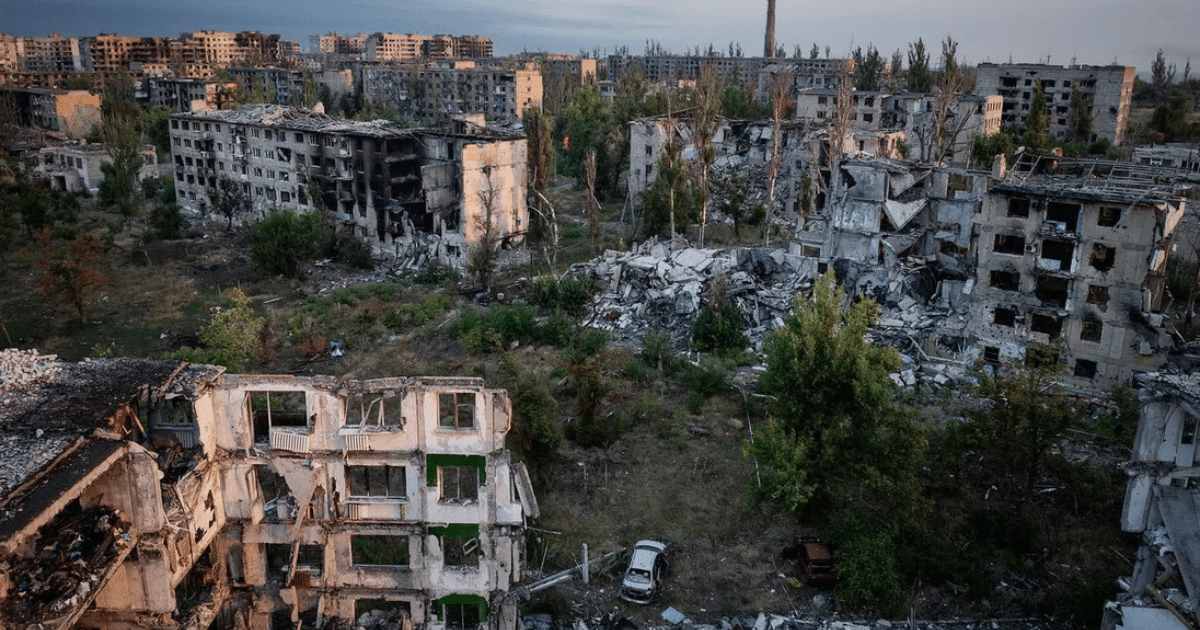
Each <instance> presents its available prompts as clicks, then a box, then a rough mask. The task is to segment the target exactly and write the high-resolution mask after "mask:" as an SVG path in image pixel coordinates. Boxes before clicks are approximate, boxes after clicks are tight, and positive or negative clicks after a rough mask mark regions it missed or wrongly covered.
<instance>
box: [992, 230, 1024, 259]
mask: <svg viewBox="0 0 1200 630" xmlns="http://www.w3.org/2000/svg"><path fill="white" fill-rule="evenodd" d="M992 251H994V252H996V253H997V254H1013V255H1016V256H1024V255H1025V237H1024V236H1017V235H1015V234H997V235H996V240H995V242H994V244H993V245H992Z"/></svg>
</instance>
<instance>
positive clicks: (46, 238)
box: [34, 228, 108, 319]
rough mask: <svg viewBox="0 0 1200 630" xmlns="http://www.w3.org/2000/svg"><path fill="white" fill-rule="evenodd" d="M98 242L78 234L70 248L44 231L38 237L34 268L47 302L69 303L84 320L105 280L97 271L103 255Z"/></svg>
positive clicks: (90, 237)
mask: <svg viewBox="0 0 1200 630" xmlns="http://www.w3.org/2000/svg"><path fill="white" fill-rule="evenodd" d="M103 249H104V248H103V245H102V244H101V243H100V239H98V238H96V237H94V236H91V235H88V234H84V233H82V232H80V233H79V234H76V235H75V240H74V241H72V242H71V244H70V245H63V244H62V243H60V242H59V241H57V240H55V239H54V238H53V237H52V236H51V235H50V230H49V229H48V228H43V229H42V231H41V232H39V233H38V236H37V247H36V249H35V252H36V253H35V254H34V256H35V257H36V258H35V259H34V268H35V269H36V271H37V277H36V283H37V286H38V289H39V290H40V291H41V293H42V298H43V299H44V300H46V301H47V302H50V301H53V300H56V299H61V300H65V301H66V302H68V303H70V304H71V306H74V307H75V310H76V311H77V312H78V313H79V319H84V311H85V309H86V308H87V306H88V304H90V303H91V302H92V301H93V300H94V299H95V297H96V294H97V293H98V292H99V291H100V289H102V288H104V287H105V286H106V285H107V284H108V279H107V278H106V277H105V276H104V274H103V273H102V272H101V271H100V268H99V265H98V263H99V260H100V256H101V254H102V253H103Z"/></svg>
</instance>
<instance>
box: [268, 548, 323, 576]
mask: <svg viewBox="0 0 1200 630" xmlns="http://www.w3.org/2000/svg"><path fill="white" fill-rule="evenodd" d="M265 547H266V548H265V549H264V552H265V554H266V557H267V575H268V577H272V576H277V577H286V576H287V573H288V570H289V569H291V567H292V554H293V553H295V554H296V568H297V569H304V570H306V571H309V572H311V573H320V572H321V569H323V568H324V567H325V547H324V546H322V545H300V548H299V549H295V546H294V545H290V544H272V543H267V544H266V545H265Z"/></svg>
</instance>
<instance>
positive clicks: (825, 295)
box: [748, 271, 917, 510]
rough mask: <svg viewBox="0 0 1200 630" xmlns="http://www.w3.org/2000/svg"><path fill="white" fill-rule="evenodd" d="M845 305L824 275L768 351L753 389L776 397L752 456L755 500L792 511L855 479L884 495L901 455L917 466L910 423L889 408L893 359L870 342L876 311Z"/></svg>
mask: <svg viewBox="0 0 1200 630" xmlns="http://www.w3.org/2000/svg"><path fill="white" fill-rule="evenodd" d="M845 301H846V296H845V292H844V291H843V290H842V288H841V287H840V286H838V285H837V282H836V280H835V278H834V276H833V273H832V271H831V272H828V273H826V274H825V275H824V276H822V277H821V278H820V279H819V280H818V281H817V282H816V284H815V285H814V287H813V292H812V297H811V298H810V299H808V300H804V299H803V298H801V299H799V300H797V303H796V308H795V314H794V315H792V316H791V317H789V318H788V319H787V320H786V321H785V322H784V325H783V326H782V327H781V328H778V329H776V330H775V331H773V332H772V333H771V335H770V336H769V337H768V338H767V340H766V342H765V344H764V351H765V353H766V371H765V372H764V373H763V374H762V376H761V377H759V388H760V389H761V390H762V391H763V392H764V393H765V394H767V395H769V396H771V397H772V403H771V411H772V414H773V416H774V418H773V420H772V422H771V423H769V424H768V426H767V427H766V428H765V429H764V430H761V431H759V432H756V435H755V440H754V442H753V443H752V444H751V445H749V447H748V452H749V453H750V454H752V455H754V456H755V458H756V459H757V461H758V465H759V469H760V470H761V471H763V484H762V488H761V489H759V490H758V491H757V492H756V495H757V498H760V499H763V498H765V499H771V500H774V501H777V502H779V503H780V504H781V505H782V506H783V507H785V508H788V509H792V510H795V509H798V508H800V507H802V506H804V505H806V504H807V503H808V502H809V501H810V500H812V499H813V498H814V497H816V495H818V494H819V493H830V492H831V491H832V490H834V489H835V486H837V485H839V484H841V483H843V482H845V481H846V480H848V479H850V478H853V477H856V476H857V477H858V480H859V481H860V482H862V483H867V481H866V480H867V479H871V483H872V484H875V487H876V488H879V489H882V488H884V487H886V486H888V485H889V484H890V483H891V482H889V480H888V479H886V478H884V477H879V475H880V474H883V475H886V474H887V471H888V470H889V467H891V466H894V465H897V464H899V461H898V458H899V457H901V451H909V452H907V454H905V455H903V457H909V458H910V459H911V460H912V461H917V458H916V457H914V456H913V453H912V452H911V451H913V450H914V449H916V448H917V445H916V443H915V442H914V438H915V435H914V431H913V429H912V423H911V420H908V419H907V418H906V417H905V416H904V415H903V414H900V413H898V412H897V410H896V409H894V406H893V403H892V396H893V390H894V387H895V386H894V384H893V383H892V380H891V378H890V377H889V374H890V373H891V372H895V371H897V370H898V369H899V368H900V356H899V353H898V352H897V351H896V349H895V348H883V347H876V346H874V345H872V344H871V343H870V342H869V341H867V340H866V334H867V328H868V327H869V326H870V325H871V324H873V323H874V322H875V321H876V320H877V319H878V318H879V305H878V304H876V303H875V302H873V301H871V300H869V299H865V298H863V299H859V300H856V301H854V302H853V303H852V304H851V305H850V306H849V308H843V303H844V302H845ZM797 457H798V458H800V459H796V458H797ZM901 467H902V466H901ZM892 481H893V482H894V481H900V482H903V480H902V479H893V480H892ZM906 493H908V494H911V491H906ZM826 498H827V497H826Z"/></svg>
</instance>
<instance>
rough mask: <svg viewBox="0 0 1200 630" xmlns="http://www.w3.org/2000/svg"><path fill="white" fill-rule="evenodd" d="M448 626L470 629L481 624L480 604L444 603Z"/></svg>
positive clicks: (462, 629)
mask: <svg viewBox="0 0 1200 630" xmlns="http://www.w3.org/2000/svg"><path fill="white" fill-rule="evenodd" d="M442 607H443V608H442V610H443V615H444V616H445V619H446V628H452V629H454V630H469V629H471V628H475V627H476V626H478V625H479V624H480V621H481V619H480V615H479V606H477V605H475V604H442Z"/></svg>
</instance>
